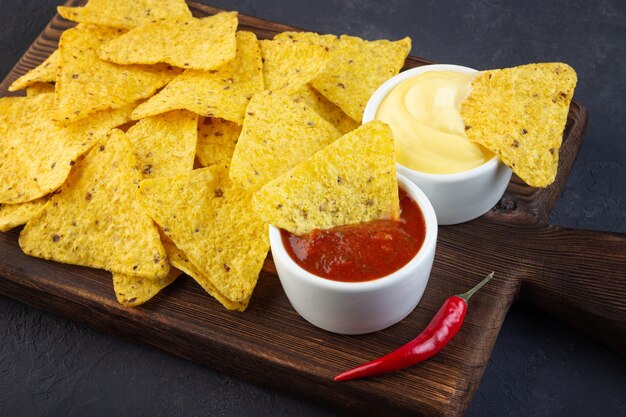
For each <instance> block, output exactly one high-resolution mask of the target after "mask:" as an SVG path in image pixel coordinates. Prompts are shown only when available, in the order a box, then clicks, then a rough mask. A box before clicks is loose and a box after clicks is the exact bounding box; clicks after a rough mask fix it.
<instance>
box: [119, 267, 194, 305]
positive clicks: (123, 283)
mask: <svg viewBox="0 0 626 417" xmlns="http://www.w3.org/2000/svg"><path fill="white" fill-rule="evenodd" d="M181 274H182V272H181V271H179V270H178V269H176V268H170V272H169V273H168V274H167V275H166V276H165V277H163V278H157V279H148V278H142V277H136V276H133V275H124V274H119V273H117V272H113V291H115V298H117V301H118V302H119V303H120V304H122V305H124V306H126V307H136V306H138V305H141V304H144V303H146V302H148V301H150V300H151V299H152V298H153V297H154V296H155V295H157V294H158V293H159V291H161V290H162V289H163V288H165V287H167V286H168V285H170V284H171V283H172V282H174V281H175V280H176V278H178V277H179V276H180V275H181Z"/></svg>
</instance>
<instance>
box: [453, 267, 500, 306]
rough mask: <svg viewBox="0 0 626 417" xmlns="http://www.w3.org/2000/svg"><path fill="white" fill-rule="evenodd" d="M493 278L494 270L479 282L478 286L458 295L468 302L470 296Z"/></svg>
mask: <svg viewBox="0 0 626 417" xmlns="http://www.w3.org/2000/svg"><path fill="white" fill-rule="evenodd" d="M491 278H493V272H491V274H489V275H487V276H486V277H485V278H483V280H482V281H480V282H479V283H478V284H476V286H475V287H474V288H472V289H471V290H469V291H467V292H464V293H463V294H457V297H460V298H462V299H464V300H465V302H468V301H469V299H470V297H471V296H472V295H474V293H475V292H476V291H478V290H479V289H480V288H481V287H482V286H483V285H485V284H486V283H488V282H489V280H491Z"/></svg>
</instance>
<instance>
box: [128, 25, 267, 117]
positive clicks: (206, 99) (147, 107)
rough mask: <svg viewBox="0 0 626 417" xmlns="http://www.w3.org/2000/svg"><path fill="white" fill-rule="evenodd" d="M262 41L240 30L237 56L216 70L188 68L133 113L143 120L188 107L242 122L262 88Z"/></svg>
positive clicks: (203, 113) (207, 114) (200, 113)
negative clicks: (252, 99)
mask: <svg viewBox="0 0 626 417" xmlns="http://www.w3.org/2000/svg"><path fill="white" fill-rule="evenodd" d="M261 65H262V64H261V51H260V49H259V42H258V41H257V38H256V36H255V35H254V34H253V33H252V32H237V56H236V57H235V59H233V60H231V61H229V62H227V63H226V64H224V65H223V66H221V67H220V68H219V69H217V70H212V71H198V70H186V71H185V72H184V73H183V74H181V75H179V76H178V77H176V78H175V79H174V80H173V81H172V82H171V83H169V84H168V85H167V86H166V87H165V88H164V89H163V90H161V91H160V92H159V93H158V94H157V95H155V96H154V97H152V98H151V99H150V100H148V101H147V102H145V103H143V104H142V105H140V106H139V107H137V109H136V110H135V111H134V112H133V118H134V119H141V118H143V117H147V116H153V115H155V114H159V113H165V112H166V111H170V110H177V109H187V110H189V111H191V112H194V113H196V114H199V115H201V116H207V117H221V118H222V119H226V120H230V121H231V122H235V123H237V124H239V125H241V124H242V123H243V117H244V113H245V110H246V106H247V105H248V101H250V99H251V98H252V95H253V94H254V93H256V92H259V91H262V90H263V72H262V70H261Z"/></svg>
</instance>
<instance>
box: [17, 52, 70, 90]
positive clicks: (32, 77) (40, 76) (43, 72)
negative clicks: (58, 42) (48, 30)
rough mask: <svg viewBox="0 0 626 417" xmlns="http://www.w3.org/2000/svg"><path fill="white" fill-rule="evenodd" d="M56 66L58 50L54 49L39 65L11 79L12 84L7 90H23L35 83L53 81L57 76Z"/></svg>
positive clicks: (57, 63)
mask: <svg viewBox="0 0 626 417" xmlns="http://www.w3.org/2000/svg"><path fill="white" fill-rule="evenodd" d="M58 67H59V50H58V49H56V50H55V51H54V52H52V53H51V54H50V56H48V58H46V60H45V61H43V62H42V63H41V64H40V65H39V66H37V67H35V68H33V69H32V70H30V71H28V72H27V73H26V74H24V75H22V76H21V77H20V78H18V79H17V80H15V81H13V84H11V85H10V86H9V91H17V90H23V89H24V88H26V87H29V86H31V85H33V84H35V83H53V82H55V81H56V78H57V69H58Z"/></svg>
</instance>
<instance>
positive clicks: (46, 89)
mask: <svg viewBox="0 0 626 417" xmlns="http://www.w3.org/2000/svg"><path fill="white" fill-rule="evenodd" d="M43 93H54V84H51V83H32V84H31V85H29V86H28V87H26V95H27V96H29V97H32V96H36V95H38V94H43Z"/></svg>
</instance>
